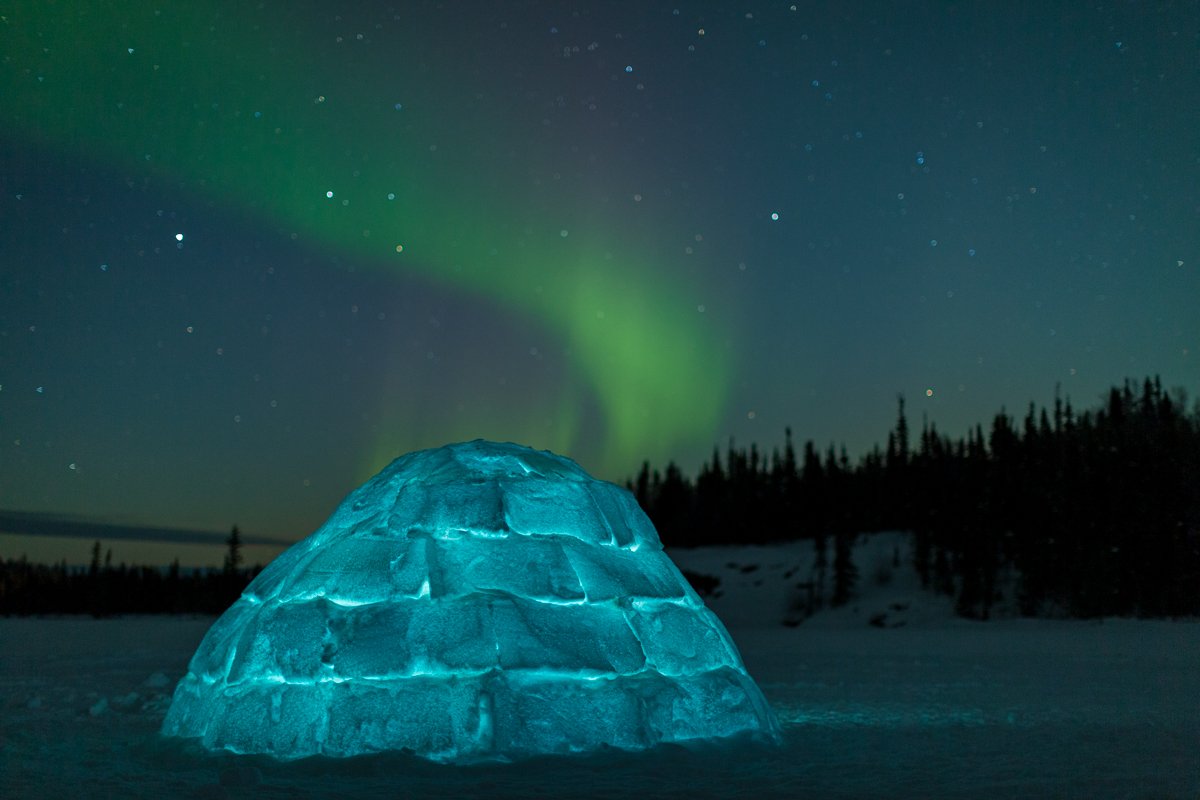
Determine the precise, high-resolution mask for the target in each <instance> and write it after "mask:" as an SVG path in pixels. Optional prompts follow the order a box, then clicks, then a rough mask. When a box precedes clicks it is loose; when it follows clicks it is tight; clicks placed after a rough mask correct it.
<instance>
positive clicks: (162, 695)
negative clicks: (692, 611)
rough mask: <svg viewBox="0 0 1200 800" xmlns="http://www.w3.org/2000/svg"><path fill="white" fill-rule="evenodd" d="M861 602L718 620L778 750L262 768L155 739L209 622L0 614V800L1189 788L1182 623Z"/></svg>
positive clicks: (1194, 701)
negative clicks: (930, 610) (890, 619)
mask: <svg viewBox="0 0 1200 800" xmlns="http://www.w3.org/2000/svg"><path fill="white" fill-rule="evenodd" d="M722 605H723V604H722V603H721V602H720V601H718V602H715V603H714V607H715V608H717V609H718V612H719V613H721V606H722ZM726 611H727V612H728V614H729V615H730V616H731V617H732V618H737V616H738V615H737V614H736V613H734V611H735V609H731V608H727V609H726ZM864 612H865V610H864V611H860V612H850V611H847V612H846V614H844V615H842V617H840V618H838V617H833V618H831V619H829V620H827V621H825V622H823V623H821V624H813V623H817V622H820V618H817V619H816V620H812V621H810V623H805V624H804V625H801V626H800V627H796V628H787V627H783V626H781V625H769V626H768V625H766V624H765V623H764V624H763V625H760V626H757V627H756V626H750V625H742V626H738V625H735V624H731V632H732V633H733V636H734V638H735V640H736V641H737V642H738V645H739V647H740V648H741V650H742V654H743V657H744V658H745V661H746V664H747V667H748V668H749V670H750V672H751V674H752V675H753V676H754V677H755V678H756V679H757V680H758V681H759V683H760V685H761V686H762V688H763V690H764V691H765V693H766V696H767V698H768V700H769V701H770V702H771V704H772V706H773V707H774V708H775V710H776V713H777V714H778V715H779V717H780V720H781V722H782V723H783V727H784V735H785V740H784V745H783V747H782V748H779V749H761V748H756V747H746V746H740V747H733V748H712V749H700V750H695V751H693V750H688V749H683V748H670V749H662V750H659V751H655V752H653V753H649V754H641V755H626V754H620V753H613V754H605V755H601V756H594V757H587V758H567V759H542V760H536V761H529V762H522V763H518V764H514V765H491V766H476V767H469V768H462V767H447V766H439V765H435V764H429V763H426V762H422V761H419V760H416V759H412V758H407V757H404V756H399V755H396V756H379V757H364V758H357V759H350V760H345V761H337V760H331V759H322V758H317V759H309V760H306V761H301V762H291V763H276V762H273V761H271V760H270V759H266V758H261V757H236V756H232V755H214V754H210V753H206V752H203V751H200V750H199V749H198V748H196V747H195V746H193V745H189V744H185V743H181V742H178V741H164V740H162V739H160V738H159V737H158V735H157V731H158V727H159V725H160V724H161V721H162V717H163V714H164V712H165V709H166V705H167V703H168V701H169V697H170V692H171V690H172V688H173V685H174V682H175V680H177V679H178V678H179V677H180V676H181V675H182V674H183V672H184V669H185V666H186V663H187V660H188V659H189V658H190V656H191V654H192V651H193V650H194V648H195V646H196V644H197V643H198V642H199V640H200V638H201V636H202V635H203V633H204V631H205V630H206V629H207V627H208V625H209V624H211V622H212V620H211V619H208V618H185V619H179V618H165V617H163V618H159V617H145V618H124V619H113V620H91V619H73V618H67V619H0V703H2V706H3V714H2V720H0V745H2V747H0V752H2V755H0V796H2V797H5V798H27V797H28V798H34V797H37V798H50V797H69V796H89V797H122V798H124V797H173V798H188V797H212V798H220V797H235V798H236V797H265V798H274V797H280V798H283V797H289V798H292V797H295V798H304V797H313V798H316V797H380V798H383V797H389V798H394V797H417V798H426V797H435V798H437V797H446V798H451V797H551V796H556V797H613V798H617V797H681V798H683V797H747V798H756V799H757V798H764V797H809V798H826V797H829V798H842V797H846V798H849V797H889V798H907V797H912V798H917V797H964V798H966V797H972V798H979V797H1014V798H1016V797H1020V798H1027V797H1079V798H1109V797H1112V798H1116V797H1145V798H1151V797H1153V798H1163V797H1171V798H1190V799H1191V800H1195V798H1196V797H1197V796H1200V625H1198V624H1196V623H1191V622H1154V621H1133V620H1108V621H1105V622H1103V623H1098V622H1052V621H1027V620H1001V621H998V622H992V623H986V624H979V623H967V622H963V621H959V620H954V619H951V618H946V619H942V620H936V621H931V620H926V621H924V622H923V623H921V624H913V625H906V626H905V627H903V628H897V629H883V630H881V629H878V628H874V627H869V626H867V625H866V624H865V623H863V622H861V621H859V622H857V623H855V620H856V618H858V617H860V616H861V614H862V613H864ZM222 781H224V785H222Z"/></svg>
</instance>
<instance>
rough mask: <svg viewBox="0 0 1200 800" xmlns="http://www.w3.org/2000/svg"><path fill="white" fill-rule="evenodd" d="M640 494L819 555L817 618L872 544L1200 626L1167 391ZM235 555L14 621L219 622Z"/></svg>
mask: <svg viewBox="0 0 1200 800" xmlns="http://www.w3.org/2000/svg"><path fill="white" fill-rule="evenodd" d="M628 486H629V488H630V490H631V491H633V492H634V494H635V495H636V496H637V499H638V502H639V503H640V504H641V506H642V508H644V509H645V511H646V512H647V514H648V515H649V516H650V518H651V520H652V521H653V522H654V524H655V527H656V528H657V529H658V532H659V535H660V537H661V538H662V540H663V542H664V544H666V545H668V546H674V547H694V546H698V545H718V544H767V543H771V542H780V541H789V540H796V539H810V540H812V541H813V543H814V553H815V556H814V563H813V565H812V571H811V575H812V579H811V580H810V581H808V582H805V583H802V584H801V585H800V586H799V587H798V589H799V591H800V592H801V594H802V595H803V596H802V597H800V598H798V603H797V604H798V606H799V605H802V606H804V608H805V609H806V610H808V611H811V610H814V609H815V608H817V607H819V606H820V605H822V604H823V603H825V602H829V603H831V604H834V605H838V604H842V603H845V602H847V601H848V600H849V599H850V598H851V597H852V594H853V592H854V587H855V581H856V579H857V571H856V569H855V566H854V563H853V558H852V556H853V543H854V539H855V537H856V536H857V535H858V534H860V533H862V532H865V531H875V530H904V531H911V532H912V533H911V535H912V543H913V547H912V548H911V549H912V552H913V554H914V556H913V563H912V566H913V568H915V569H916V570H917V573H918V574H919V575H920V579H921V582H922V584H923V585H925V586H926V587H927V588H928V589H930V590H933V591H937V592H942V593H945V594H948V595H951V596H953V597H954V598H955V603H956V607H957V610H958V612H959V613H960V614H962V615H964V616H968V617H975V618H980V619H986V618H988V617H989V616H990V615H991V614H992V611H993V608H994V607H995V605H996V604H997V603H998V602H1000V601H1002V600H1003V601H1006V603H1007V605H1009V606H1013V605H1015V606H1016V607H1017V608H1019V610H1020V612H1021V613H1024V614H1027V615H1033V616H1040V615H1052V614H1058V615H1070V616H1080V617H1093V616H1105V615H1141V616H1155V617H1160V616H1182V615H1188V616H1194V615H1200V405H1197V407H1196V408H1195V409H1193V410H1192V411H1191V412H1190V413H1189V412H1188V411H1187V409H1186V398H1185V397H1184V396H1183V394H1182V392H1176V393H1175V394H1174V395H1173V394H1172V393H1170V392H1167V391H1164V390H1163V388H1162V385H1161V383H1160V381H1159V380H1158V379H1157V378H1155V379H1153V380H1151V379H1146V380H1145V381H1143V382H1142V383H1141V384H1140V385H1139V384H1136V383H1131V382H1129V381H1126V382H1125V384H1124V385H1123V386H1120V387H1114V388H1113V389H1111V390H1110V391H1109V392H1108V393H1107V395H1106V397H1105V398H1103V400H1102V401H1101V402H1100V403H1099V404H1098V405H1097V406H1096V407H1095V408H1092V409H1089V410H1086V411H1084V412H1082V413H1077V412H1076V411H1075V410H1074V408H1073V407H1072V405H1071V403H1070V401H1069V400H1063V399H1062V398H1061V397H1056V398H1055V400H1054V403H1053V405H1052V406H1051V407H1049V408H1046V407H1042V408H1040V409H1039V408H1037V407H1035V406H1034V405H1032V404H1031V405H1030V406H1029V408H1028V411H1027V412H1026V414H1025V415H1024V417H1023V418H1017V417H1014V416H1011V415H1009V414H1008V413H1007V412H1006V411H1004V410H1001V411H1000V412H999V413H998V414H996V416H995V417H994V418H993V420H992V421H991V424H990V426H989V427H988V428H987V429H986V430H985V428H984V426H983V425H976V426H975V427H974V428H972V429H971V430H970V431H969V432H968V433H967V434H966V436H964V437H960V438H957V439H955V438H951V437H949V436H946V435H944V434H942V433H940V432H939V431H938V430H937V428H936V427H935V426H934V425H933V424H923V425H922V426H921V430H920V432H919V433H918V434H916V435H914V434H913V433H912V432H911V431H910V429H909V424H908V420H907V418H906V415H905V407H904V400H903V398H901V399H900V402H899V413H898V414H897V419H896V424H895V427H894V428H893V430H892V431H891V432H889V434H888V437H887V442H886V445H885V446H882V447H880V446H876V447H875V448H873V449H872V450H871V451H870V452H868V453H867V454H865V455H864V456H862V457H861V458H860V459H858V460H857V461H856V462H852V461H851V459H850V458H849V456H848V454H847V453H846V450H845V448H835V447H833V446H830V447H828V448H824V449H818V448H817V447H816V446H815V445H814V444H813V442H812V441H808V442H806V443H805V444H804V445H803V446H802V447H800V448H799V449H798V450H797V448H796V446H795V444H794V442H793V440H792V435H791V431H790V430H788V431H786V436H785V443H784V446H783V448H782V449H775V450H773V451H772V452H771V453H770V455H769V456H768V455H764V454H763V453H762V452H760V451H759V450H758V448H757V446H755V445H753V444H752V445H750V446H749V447H748V448H741V449H739V448H737V447H735V446H734V445H733V443H732V442H730V444H729V446H728V447H727V448H726V450H725V451H724V452H723V453H722V452H721V451H720V449H718V448H714V450H713V453H712V456H711V458H710V459H709V460H708V461H707V462H705V463H704V464H703V466H702V467H701V469H700V471H699V473H698V474H697V475H696V477H695V479H691V478H688V477H686V476H685V475H684V474H683V472H682V471H681V470H680V468H679V467H678V466H677V465H676V464H674V463H668V464H667V466H666V467H665V469H663V470H661V471H660V470H658V469H654V468H652V467H651V466H650V464H649V463H643V464H642V466H641V470H640V471H639V472H638V473H637V475H636V476H635V477H634V478H633V479H632V480H630V481H628ZM226 548H227V552H226V556H225V563H224V565H223V567H222V568H220V569H208V570H181V569H180V566H179V562H178V560H176V561H175V562H174V563H173V564H172V565H171V566H170V567H168V568H166V569H163V568H160V567H147V566H140V567H139V566H134V567H128V566H126V565H125V564H120V565H117V566H113V564H112V554H111V550H110V551H109V552H108V555H107V556H106V557H105V558H104V559H103V560H102V559H101V556H100V553H101V545H100V543H99V542H97V543H95V545H94V546H93V549H92V558H91V563H90V565H89V566H88V567H86V568H70V567H68V566H67V564H66V562H65V561H64V562H62V563H59V564H55V565H41V564H33V563H29V562H28V561H27V560H26V559H25V558H24V557H22V558H20V559H9V560H5V561H0V614H29V613H61V614H74V613H89V614H94V615H96V616H106V615H110V614H126V613H162V612H168V613H171V612H173V613H218V612H220V611H222V610H224V609H225V608H226V607H228V606H229V605H230V604H231V603H232V602H233V601H234V600H235V599H236V598H237V597H238V595H239V594H240V593H241V591H242V590H243V589H244V588H245V586H246V585H247V584H248V583H249V581H250V580H251V579H252V578H253V577H254V576H255V575H256V574H257V573H258V571H260V569H261V567H257V566H255V567H253V568H249V569H247V568H245V567H244V566H243V565H242V556H241V552H240V549H241V541H240V534H239V531H238V529H237V527H236V526H234V528H233V530H232V531H231V533H230V536H229V539H228V540H227V541H226ZM897 558H898V556H897ZM894 566H899V564H898V563H897V564H895V565H894ZM699 577H701V578H702V577H703V576H699Z"/></svg>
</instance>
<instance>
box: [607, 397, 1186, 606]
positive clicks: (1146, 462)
mask: <svg viewBox="0 0 1200 800" xmlns="http://www.w3.org/2000/svg"><path fill="white" fill-rule="evenodd" d="M914 439H915V441H914ZM628 487H629V489H630V490H631V491H633V493H634V494H635V495H636V496H637V499H638V502H639V503H640V504H641V505H642V507H643V509H645V511H646V512H647V514H648V515H649V516H650V518H651V520H652V521H653V522H654V524H655V527H656V528H657V529H658V531H659V534H660V536H661V538H662V540H663V542H664V544H666V545H668V546H676V547H694V546H698V545H711V544H751V543H757V544H766V543H770V542H778V541H787V540H794V539H812V540H813V541H814V545H815V552H816V563H815V564H814V568H813V575H814V583H815V584H816V585H815V586H811V585H810V586H809V587H808V591H809V592H811V593H814V594H815V595H816V597H817V602H818V603H819V602H820V598H823V597H824V596H825V586H824V584H825V581H826V573H827V571H828V569H829V568H830V567H831V566H832V567H833V570H832V575H831V586H832V590H833V591H832V596H831V598H830V599H831V601H832V602H834V603H835V604H836V603H838V602H844V601H845V600H846V599H847V593H848V592H849V591H852V589H853V582H854V573H853V565H852V564H850V563H848V559H849V552H850V547H849V543H850V542H852V540H853V537H854V536H855V535H856V534H858V533H859V532H863V531H873V530H907V531H912V536H913V545H914V546H913V548H912V549H913V552H914V554H915V556H914V559H913V561H914V563H913V567H914V568H915V569H916V570H917V572H918V574H919V575H920V577H921V582H922V583H923V584H924V585H925V586H926V587H927V588H929V589H932V590H935V591H938V592H942V593H945V594H949V595H951V596H953V597H954V598H955V602H956V608H957V610H958V612H959V613H960V614H962V615H963V616H967V617H975V618H979V619H987V618H988V617H989V616H990V615H991V613H992V610H993V607H994V606H995V604H996V603H997V602H998V601H1000V600H1008V601H1011V602H1012V603H1014V604H1015V605H1016V606H1017V607H1018V608H1019V610H1020V612H1021V613H1023V614H1027V615H1031V616H1040V615H1052V614H1058V615H1069V616H1077V617H1094V616H1105V615H1141V616H1155V617H1161V616H1181V615H1197V614H1200V405H1198V406H1197V407H1196V408H1195V409H1193V410H1192V411H1191V412H1190V413H1189V412H1188V411H1187V409H1186V397H1185V396H1184V395H1183V393H1182V391H1177V392H1176V393H1175V394H1174V395H1172V393H1170V392H1168V391H1165V390H1164V389H1163V388H1162V385H1161V382H1160V381H1159V379H1158V378H1154V379H1149V378H1147V379H1146V380H1145V381H1143V382H1142V383H1141V384H1140V385H1138V384H1137V383H1133V382H1130V381H1126V382H1125V383H1124V385H1123V386H1120V387H1114V388H1113V389H1111V390H1110V391H1109V392H1108V393H1107V396H1106V397H1105V398H1104V399H1103V400H1102V402H1101V403H1100V404H1098V405H1097V407H1095V408H1093V409H1089V410H1086V411H1084V412H1082V413H1077V412H1076V411H1075V409H1074V408H1073V407H1072V405H1071V402H1070V400H1069V399H1068V400H1064V399H1062V398H1061V397H1056V398H1055V400H1054V403H1053V406H1051V407H1050V408H1047V407H1044V406H1043V407H1042V408H1040V409H1039V408H1037V407H1036V406H1035V405H1034V404H1030V406H1029V408H1028V411H1027V412H1026V414H1025V415H1024V418H1017V417H1014V416H1012V415H1010V414H1008V413H1007V412H1006V411H1004V410H1001V411H1000V412H999V413H998V414H996V416H995V417H994V418H993V420H992V422H991V425H990V427H989V428H988V429H987V430H985V429H984V427H983V425H977V426H975V427H974V428H972V429H971V430H970V431H969V432H968V433H967V435H966V436H964V437H960V438H957V439H955V438H951V437H949V436H946V435H944V434H942V433H940V432H939V431H938V430H937V428H936V426H935V425H933V424H923V425H922V428H921V431H920V432H919V434H917V435H916V436H915V437H914V436H913V435H912V433H911V432H910V429H909V425H908V421H907V419H906V416H905V409H904V400H903V398H901V399H900V403H899V413H898V415H897V421H896V424H895V427H894V429H893V430H892V431H891V432H890V433H889V434H888V438H887V444H886V446H885V447H879V446H876V447H875V448H874V449H872V450H871V451H870V452H868V453H867V454H866V455H864V456H863V457H862V458H861V459H859V460H858V461H857V462H855V463H852V462H851V460H850V459H849V457H848V456H847V453H846V451H845V449H844V448H834V447H833V446H830V447H829V448H827V449H824V450H818V449H817V447H816V446H815V445H814V444H813V442H812V441H808V442H806V443H805V444H804V445H803V447H802V448H801V449H800V451H799V452H797V450H796V447H795V445H794V443H793V441H792V436H791V431H790V430H789V431H787V432H786V438H785V444H784V447H783V449H782V450H779V449H776V450H773V451H772V452H771V454H770V456H766V455H764V454H763V453H761V452H760V451H759V450H758V448H757V447H756V446H755V445H750V446H749V448H742V449H739V448H737V447H735V446H734V445H733V443H732V442H731V443H730V445H729V447H728V448H727V449H726V450H725V452H724V453H723V454H722V453H721V452H720V450H719V449H714V450H713V453H712V456H711V458H710V459H709V460H708V461H706V462H705V463H704V464H703V466H702V467H701V468H700V471H699V473H698V474H697V475H696V477H695V479H694V480H692V479H689V478H687V477H686V476H684V474H683V473H682V471H681V470H680V469H679V467H678V466H677V465H676V464H674V463H669V464H667V466H666V468H665V469H664V470H662V471H660V470H658V469H653V468H652V467H651V466H650V464H649V463H643V464H642V467H641V470H640V472H639V473H638V474H637V475H636V477H635V478H633V479H632V480H630V481H628ZM831 546H832V549H833V550H834V554H833V556H832V562H831V560H830V559H831V556H830V554H829V549H830V547H831ZM1006 591H1007V592H1008V593H1009V596H1007V597H1005V596H1004V593H1005V592H1006Z"/></svg>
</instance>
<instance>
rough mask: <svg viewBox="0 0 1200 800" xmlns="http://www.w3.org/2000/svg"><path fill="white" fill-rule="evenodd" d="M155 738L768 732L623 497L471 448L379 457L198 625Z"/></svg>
mask: <svg viewBox="0 0 1200 800" xmlns="http://www.w3.org/2000/svg"><path fill="white" fill-rule="evenodd" d="M163 733H164V734H166V735H169V736H183V737H198V738H199V739H200V740H201V741H202V743H203V744H204V745H205V746H207V747H210V748H214V749H217V748H224V749H227V750H232V751H235V752H239V753H269V754H271V755H274V756H276V757H279V758H299V757H303V756H309V755H314V754H318V753H320V754H324V755H327V756H351V755H357V754H361V753H370V752H378V751H384V750H406V751H410V752H413V753H416V754H418V755H420V756H424V757H426V758H430V759H435V760H439V761H473V760H480V759H510V758H515V757H520V756H526V755H534V754H540V753H565V752H580V751H586V750H591V749H595V748H601V747H605V746H611V747H616V748H622V749H629V750H636V749H642V748H646V747H651V746H653V745H655V744H658V743H661V742H680V741H686V740H696V739H714V738H721V737H727V736H736V735H744V734H748V735H751V736H759V737H762V738H766V739H772V740H773V739H775V738H776V737H777V736H778V725H777V723H776V721H775V718H774V716H773V715H772V713H771V710H770V708H769V707H768V706H767V703H766V702H765V700H764V699H763V696H762V693H761V692H760V691H759V689H758V687H757V686H756V685H755V684H754V682H753V680H751V678H750V676H749V675H747V674H746V670H745V668H744V667H743V666H742V661H741V658H740V657H739V655H738V652H737V649H736V648H735V647H734V644H733V642H732V640H731V639H730V638H729V634H728V633H727V632H726V631H725V628H724V626H722V624H721V622H720V621H719V620H718V619H717V618H716V616H715V615H714V614H713V613H712V612H711V611H709V610H708V609H707V608H705V607H704V604H703V602H702V601H701V600H700V598H699V597H698V596H697V595H696V593H695V592H694V591H693V590H692V588H691V587H690V586H689V585H688V583H687V581H686V580H685V579H684V578H683V576H682V575H681V574H680V572H679V570H678V569H676V567H675V565H674V564H673V563H672V562H671V561H670V559H669V558H667V556H666V554H665V553H663V551H662V545H661V543H660V542H659V540H658V535H657V534H656V533H655V531H654V527H653V525H651V523H650V520H649V519H648V518H647V517H646V515H645V514H644V513H642V510H641V509H640V508H639V507H638V505H637V502H636V500H635V499H634V498H633V496H632V495H631V494H630V493H629V492H628V491H626V490H624V489H622V488H620V487H618V486H615V485H613V484H611V483H606V482H603V481H598V480H596V479H594V478H592V477H590V476H589V475H588V474H587V473H586V472H584V471H583V470H582V469H581V468H580V467H579V465H577V464H575V463H574V462H573V461H570V460H568V459H566V458H562V457H560V456H556V455H554V454H552V453H549V452H538V451H535V450H531V449H529V448H527V447H521V446H518V445H513V444H495V443H491V442H484V441H474V442H468V443H464V444H455V445H447V446H446V447H441V448H437V449H434V450H424V451H421V452H416V453H410V454H409V455H406V456H404V457H402V458H399V459H397V460H396V461H394V462H392V464H391V465H390V466H388V467H387V468H386V469H384V470H383V471H382V472H381V473H379V474H378V475H376V476H375V477H374V478H372V479H371V480H370V481H368V482H367V483H366V484H364V485H363V486H362V487H360V488H359V489H358V490H356V491H355V492H353V493H352V494H351V495H350V496H349V497H348V498H347V499H346V500H345V501H344V502H343V503H342V505H341V506H340V507H339V508H338V509H337V511H336V512H334V514H333V516H332V517H330V519H329V521H328V522H326V523H325V525H324V526H322V527H321V528H320V529H319V530H317V531H316V532H315V533H314V534H312V535H311V536H309V537H308V538H307V539H305V540H303V541H301V542H298V543H297V544H295V545H294V546H292V547H291V548H290V549H288V550H287V551H286V552H284V553H283V554H282V555H280V556H279V557H278V558H277V559H275V560H274V561H273V562H272V563H271V564H270V565H269V566H268V567H267V568H266V569H265V570H263V572H262V573H261V574H260V575H259V576H258V577H257V578H256V579H255V580H254V582H253V583H251V584H250V586H249V587H248V588H247V589H246V591H245V593H244V594H243V595H242V597H241V598H240V599H239V600H238V601H237V602H236V603H234V604H233V606H231V607H230V608H229V610H228V611H226V612H225V613H224V614H223V615H222V616H221V617H220V618H219V619H218V620H217V621H216V623H214V624H213V626H212V628H211V629H210V630H209V632H208V634H207V635H206V636H205V637H204V640H203V641H202V642H201V643H200V646H199V648H198V649H197V650H196V654H195V656H193V658H192V661H191V664H190V665H189V668H188V673H187V675H186V676H184V678H183V679H182V680H181V681H180V682H179V685H178V686H177V687H176V689H175V695H174V698H173V700H172V702H171V707H170V710H169V711H168V712H167V717H166V720H165V721H164V723H163Z"/></svg>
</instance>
